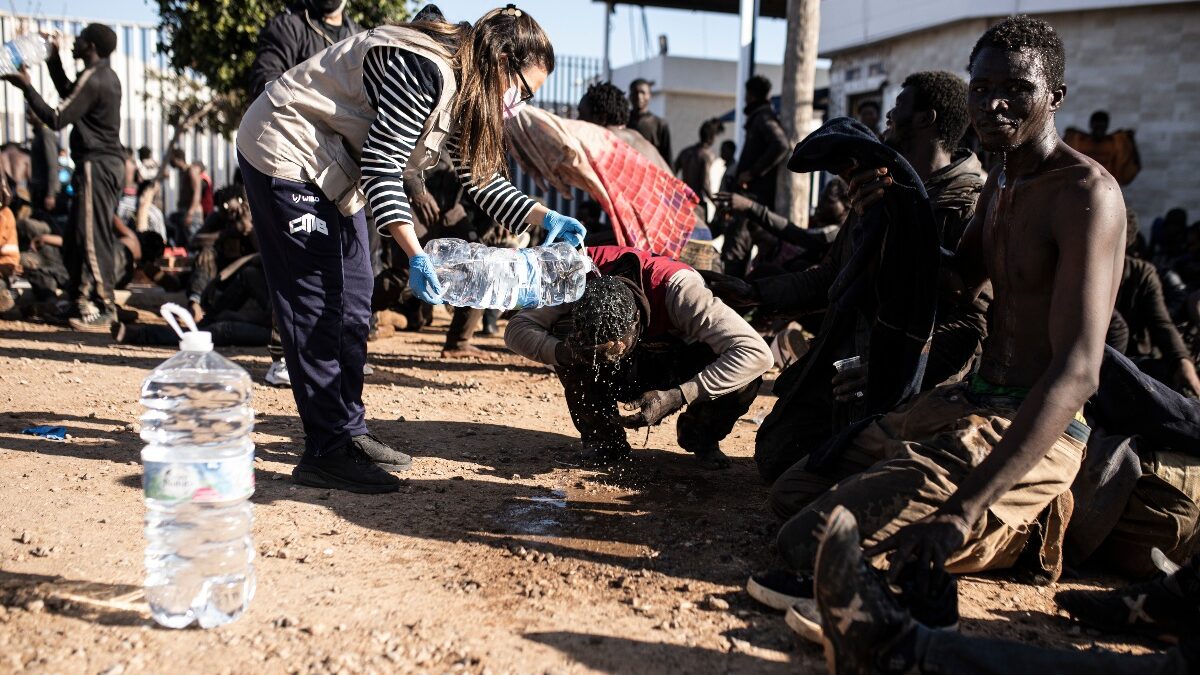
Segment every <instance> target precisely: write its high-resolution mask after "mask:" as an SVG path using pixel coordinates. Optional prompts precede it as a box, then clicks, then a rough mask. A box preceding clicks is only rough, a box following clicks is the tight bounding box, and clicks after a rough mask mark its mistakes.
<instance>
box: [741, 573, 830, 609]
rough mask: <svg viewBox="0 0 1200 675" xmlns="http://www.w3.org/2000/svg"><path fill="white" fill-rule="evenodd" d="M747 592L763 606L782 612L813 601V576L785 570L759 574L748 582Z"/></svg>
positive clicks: (752, 576)
mask: <svg viewBox="0 0 1200 675" xmlns="http://www.w3.org/2000/svg"><path fill="white" fill-rule="evenodd" d="M746 592H747V593H749V594H750V597H752V598H754V599H755V600H757V601H759V602H761V603H762V604H764V605H766V606H767V607H770V608H771V609H777V610H779V611H781V612H783V611H786V610H787V609H788V608H789V607H791V606H792V605H794V604H796V603H797V602H798V601H800V600H805V599H807V600H812V598H813V578H812V575H811V574H796V573H794V572H787V571H784V570H771V571H770V572H759V573H758V574H753V575H751V576H750V580H749V581H747V582H746Z"/></svg>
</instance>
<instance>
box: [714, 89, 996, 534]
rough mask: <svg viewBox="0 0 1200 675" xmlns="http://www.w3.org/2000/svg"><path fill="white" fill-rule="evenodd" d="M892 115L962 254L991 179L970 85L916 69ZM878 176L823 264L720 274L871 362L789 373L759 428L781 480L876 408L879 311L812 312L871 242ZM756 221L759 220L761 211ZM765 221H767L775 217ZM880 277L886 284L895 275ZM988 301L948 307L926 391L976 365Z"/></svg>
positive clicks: (736, 301) (721, 293)
mask: <svg viewBox="0 0 1200 675" xmlns="http://www.w3.org/2000/svg"><path fill="white" fill-rule="evenodd" d="M887 120H888V123H887V133H886V135H885V142H886V144H887V145H889V146H890V147H892V148H893V149H894V150H896V151H897V152H899V153H900V155H901V156H902V157H903V158H904V159H905V160H906V161H907V162H908V163H909V165H911V166H912V167H913V169H914V170H915V171H916V173H917V177H918V178H919V179H920V180H921V182H922V183H923V184H924V185H925V189H926V192H927V193H928V195H929V202H930V206H931V207H932V208H933V216H934V220H935V222H934V226H935V227H936V228H937V230H938V231H939V232H940V233H941V241H940V243H941V245H942V247H943V248H945V249H947V250H954V249H955V248H956V247H957V246H958V241H959V238H960V237H961V236H962V233H963V230H964V229H965V228H966V225H967V223H968V222H970V220H971V218H972V217H973V216H974V215H975V203H976V201H977V200H978V199H979V194H980V191H981V190H982V188H983V182H984V178H985V176H984V173H983V168H982V167H981V166H980V164H979V160H978V159H976V157H975V155H974V154H972V153H971V152H970V151H969V150H966V149H964V148H960V147H959V141H960V140H961V139H962V136H963V132H964V131H965V130H966V128H967V124H968V119H967V86H966V83H965V82H963V81H962V79H960V78H959V77H958V76H957V75H954V74H953V73H948V72H943V71H933V72H921V73H914V74H913V75H911V76H909V77H908V78H907V79H905V80H904V85H903V87H902V88H901V90H900V93H899V95H897V96H896V103H895V106H894V107H893V108H892V109H891V110H890V111H889V112H888V114H887ZM876 177H877V174H876V170H875V168H874V167H871V168H866V167H864V170H862V171H860V172H859V175H858V176H857V177H855V178H856V179H855V180H853V181H852V186H853V188H855V189H853V190H852V192H851V194H850V201H851V206H852V210H853V212H852V213H851V214H850V216H849V218H848V219H847V221H846V224H845V226H843V227H842V228H841V229H840V231H838V233H837V235H836V239H834V241H833V243H832V245H831V246H830V247H829V251H828V253H827V254H826V255H825V257H824V258H823V259H822V260H821V261H820V263H819V264H817V265H816V266H813V267H810V268H808V269H806V270H804V271H801V272H794V273H791V274H780V275H777V276H770V277H765V278H758V279H755V280H753V281H752V282H746V281H740V280H737V279H729V278H722V279H720V280H713V279H711V277H710V282H711V283H712V286H713V292H714V293H715V294H716V295H717V297H719V298H721V299H723V300H725V301H726V302H729V303H730V304H732V305H734V306H735V307H742V306H758V307H760V308H762V309H763V310H765V311H771V312H777V313H780V314H784V315H793V316H800V315H805V314H807V315H809V317H810V318H807V319H803V318H802V319H801V322H802V323H805V322H807V323H810V324H812V326H813V327H816V326H820V328H819V330H817V331H815V332H817V333H818V336H817V338H816V340H833V339H836V340H838V343H839V344H838V345H837V346H836V348H835V349H834V350H833V351H834V352H835V353H837V354H838V356H835V357H834V358H843V357H850V356H855V355H858V356H860V357H862V358H863V361H864V365H863V367H861V368H858V369H851V370H848V371H846V372H843V373H837V374H836V375H834V373H833V367H832V365H831V363H821V364H812V365H810V364H809V363H808V359H802V360H801V361H799V362H797V363H795V364H793V365H791V366H790V367H789V368H788V370H787V371H785V372H784V373H783V374H782V375H780V378H779V380H778V381H777V382H776V385H775V393H776V394H777V395H778V396H779V401H778V402H777V403H776V404H775V408H774V410H772V411H771V414H770V416H768V417H767V419H766V420H765V421H764V423H763V426H762V428H761V429H760V430H759V433H758V438H757V441H756V444H755V453H754V457H755V461H756V462H757V463H758V468H759V472H760V474H761V475H762V477H763V479H764V480H766V481H767V482H769V483H770V482H775V481H776V479H778V478H779V477H780V476H781V475H782V474H783V473H784V472H785V471H787V470H788V469H789V467H791V466H792V465H794V464H796V462H799V461H803V460H804V458H805V457H806V456H807V455H808V454H809V453H810V452H812V451H813V450H814V449H816V447H817V446H819V445H820V444H821V443H823V442H825V440H827V439H828V438H829V437H830V436H832V435H834V434H837V433H840V432H841V431H842V430H843V429H844V428H845V427H847V426H849V424H850V423H851V422H852V421H853V420H855V419H859V418H861V417H863V416H864V414H865V413H866V410H865V408H864V405H863V404H864V402H863V400H862V399H863V391H864V390H865V387H866V378H867V372H868V370H869V366H870V364H869V363H865V361H866V360H867V358H866V357H867V355H868V354H869V346H870V334H871V329H872V325H873V324H874V323H875V321H876V317H875V316H874V314H875V312H874V311H873V309H871V308H868V309H867V310H866V311H863V312H862V313H861V315H860V316H859V318H858V320H857V322H856V325H855V326H854V330H853V331H852V332H849V334H845V332H843V333H838V332H837V327H836V325H835V324H833V323H832V322H830V321H822V320H821V318H815V319H811V317H812V315H813V314H814V313H817V312H826V311H827V310H828V309H829V307H830V303H831V297H830V289H831V288H833V287H835V286H836V285H837V281H838V279H839V278H841V277H842V275H843V272H844V270H845V269H846V268H847V267H848V266H849V265H850V264H851V261H852V259H853V257H854V251H855V248H856V246H857V244H856V241H857V240H858V239H860V238H861V232H862V230H863V227H864V219H863V213H864V211H865V206H864V203H863V202H864V200H869V199H871V198H873V197H876V196H877V194H876V193H877V192H878V190H879V189H881V188H880V186H879V185H878V184H875V183H874V181H875V178H876ZM889 180H890V179H885V180H884V181H883V182H884V183H888V181H889ZM730 200H731V202H730V203H731V204H733V205H734V206H735V208H736V207H739V206H741V204H739V201H740V200H739V199H737V198H736V197H733V196H731V197H730ZM764 212H765V211H764ZM752 213H753V212H752ZM772 215H773V214H772ZM750 217H751V218H752V219H755V220H758V216H756V215H751V216H750ZM774 218H775V219H776V222H775V224H771V225H770V227H771V229H774V230H776V231H779V232H781V236H787V233H789V232H794V233H795V234H796V235H797V236H798V237H810V238H812V239H815V240H816V241H817V242H819V241H820V239H819V238H818V237H817V236H816V235H815V233H814V232H813V230H807V231H806V230H801V229H800V228H798V227H795V226H794V225H793V226H790V227H788V226H787V225H786V224H784V225H780V224H778V223H779V221H783V220H784V219H783V218H782V217H779V216H774ZM890 218H891V217H890V216H889V219H890ZM761 222H764V225H765V224H766V221H761ZM889 227H898V228H908V229H904V230H903V231H905V232H911V231H912V229H911V228H914V227H916V223H913V222H890V223H889ZM880 255H882V252H881V254H880ZM875 283H876V285H882V284H887V283H888V281H887V280H881V281H877V282H875ZM988 298H989V292H987V291H985V292H983V293H981V297H980V298H978V299H976V300H975V301H974V302H972V303H968V304H961V303H958V302H957V301H954V302H949V301H946V300H943V301H942V302H940V303H939V305H938V308H937V315H936V316H937V322H936V324H935V326H934V332H933V341H932V344H931V346H930V351H929V357H928V364H927V366H926V370H925V376H924V381H923V384H922V389H932V388H933V387H935V386H938V385H940V384H944V383H947V382H957V381H958V380H959V379H961V378H962V376H963V374H964V372H965V371H966V370H968V366H969V364H971V363H972V362H973V360H974V357H975V355H976V352H977V350H978V349H979V346H980V344H982V342H983V338H984V336H985V335H986V334H987V333H986V323H987V318H986V317H987V308H988V305H987V300H988ZM810 319H811V320H810ZM814 343H815V341H814ZM810 359H811V357H810ZM831 361H832V359H831ZM830 378H832V379H830ZM778 493H779V494H781V495H782V494H787V493H788V490H787V489H786V488H783V487H781V489H780V490H779V491H778ZM809 498H810V497H809V496H808V495H805V497H804V499H805V500H807V499H809ZM785 504H786V500H776V501H775V502H773V507H774V508H775V509H776V512H777V515H779V516H780V517H783V518H788V517H791V516H792V515H794V514H795V512H796V511H797V510H798V509H799V506H792V505H785Z"/></svg>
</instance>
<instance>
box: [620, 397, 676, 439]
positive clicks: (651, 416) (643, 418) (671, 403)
mask: <svg viewBox="0 0 1200 675" xmlns="http://www.w3.org/2000/svg"><path fill="white" fill-rule="evenodd" d="M683 404H684V400H683V392H682V391H681V390H680V389H679V387H675V388H674V389H668V390H666V391H648V392H646V393H645V394H642V397H641V398H640V399H638V402H637V407H638V411H637V413H635V414H633V415H630V416H628V417H626V416H625V415H618V417H619V418H620V422H621V425H622V426H625V427H628V428H630V429H639V428H641V427H652V426H654V425H656V424H658V423H660V422H662V421H663V420H664V419H665V418H666V417H667V416H668V415H670V414H671V413H673V412H675V411H676V410H679V409H680V408H682V407H683Z"/></svg>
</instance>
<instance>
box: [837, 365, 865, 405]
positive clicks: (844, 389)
mask: <svg viewBox="0 0 1200 675" xmlns="http://www.w3.org/2000/svg"><path fill="white" fill-rule="evenodd" d="M866 391H867V364H866V363H863V364H862V365H861V366H859V367H857V368H847V369H846V370H839V371H838V372H837V373H836V374H835V375H834V376H833V398H834V400H836V401H837V402H839V403H851V402H853V401H856V400H858V399H861V398H862V397H863V396H865V395H866Z"/></svg>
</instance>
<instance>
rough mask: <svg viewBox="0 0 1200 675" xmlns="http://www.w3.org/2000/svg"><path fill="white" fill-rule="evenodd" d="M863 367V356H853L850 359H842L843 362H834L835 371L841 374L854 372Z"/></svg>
mask: <svg viewBox="0 0 1200 675" xmlns="http://www.w3.org/2000/svg"><path fill="white" fill-rule="evenodd" d="M861 367H862V357H861V356H851V357H850V358H848V359H842V360H841V361H834V362H833V369H834V370H836V371H838V372H839V373H844V372H846V371H847V370H854V369H856V368H861Z"/></svg>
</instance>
